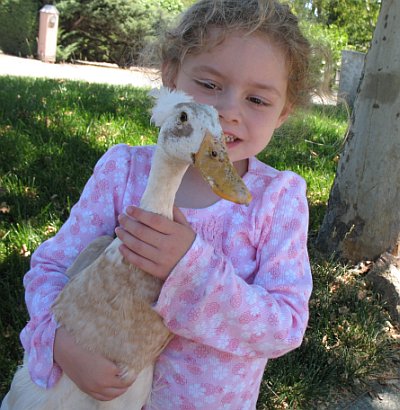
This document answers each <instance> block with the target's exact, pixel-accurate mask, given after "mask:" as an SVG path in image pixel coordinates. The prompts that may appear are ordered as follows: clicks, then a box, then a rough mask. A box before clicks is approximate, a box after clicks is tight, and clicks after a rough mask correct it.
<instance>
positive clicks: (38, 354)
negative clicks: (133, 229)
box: [21, 145, 130, 388]
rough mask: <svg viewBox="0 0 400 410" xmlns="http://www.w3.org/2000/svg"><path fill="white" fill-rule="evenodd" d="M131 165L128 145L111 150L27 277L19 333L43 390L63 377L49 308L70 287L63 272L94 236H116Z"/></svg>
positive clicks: (34, 257)
mask: <svg viewBox="0 0 400 410" xmlns="http://www.w3.org/2000/svg"><path fill="white" fill-rule="evenodd" d="M129 161H130V153H129V147H128V146H125V145H117V146H115V147H113V148H111V149H110V150H109V151H108V152H107V153H106V154H105V155H104V156H103V157H102V158H101V159H100V160H99V161H98V163H97V165H96V167H95V169H94V173H93V175H92V176H91V178H90V179H89V180H88V182H87V184H86V186H85V187H84V189H83V192H82V195H81V197H80V199H79V201H78V202H77V203H76V205H75V206H74V207H73V208H72V210H71V214H70V216H69V218H68V220H67V221H66V222H65V223H64V225H63V226H62V227H61V229H60V231H59V232H58V233H57V234H56V235H55V236H54V237H53V238H51V239H49V240H47V241H46V242H44V243H43V244H41V245H40V246H39V248H38V249H37V250H36V251H35V252H34V254H33V255H32V259H31V269H30V270H29V271H28V272H27V273H26V275H25V277H24V287H25V300H26V304H27V308H28V312H29V315H30V321H29V322H28V324H27V325H26V327H25V328H24V329H23V330H22V332H21V342H22V344H23V346H24V349H25V352H26V360H27V361H28V368H29V372H30V375H31V377H32V380H33V381H34V382H35V383H36V384H38V385H39V386H41V387H44V388H48V387H52V386H53V385H54V384H55V383H56V382H57V381H58V379H59V378H60V376H61V370H60V368H59V367H58V366H57V365H56V364H54V362H53V344H54V336H55V331H56V329H57V323H56V322H55V320H54V317H53V314H52V312H51V306H52V304H53V302H54V300H55V299H56V297H57V295H58V294H59V293H60V291H61V290H62V289H63V287H64V286H65V284H66V283H67V281H68V278H67V276H66V275H65V272H66V270H67V268H68V267H69V266H70V265H71V264H72V263H73V261H74V260H75V258H76V257H77V256H78V254H79V253H80V252H81V251H82V250H83V249H84V248H85V247H86V246H87V245H88V244H89V243H90V242H92V241H93V240H94V239H95V238H96V237H98V236H101V235H114V229H115V226H116V223H117V222H116V221H117V216H118V214H119V213H121V211H122V209H121V208H122V198H123V194H124V192H123V189H124V188H123V187H125V186H126V180H127V178H128V171H129V164H128V163H129Z"/></svg>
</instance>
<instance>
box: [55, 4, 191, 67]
mask: <svg viewBox="0 0 400 410" xmlns="http://www.w3.org/2000/svg"><path fill="white" fill-rule="evenodd" d="M57 8H58V10H59V11H60V26H61V28H62V30H63V32H64V36H62V37H61V38H60V41H61V44H60V45H61V47H62V48H64V49H66V48H67V47H68V46H71V45H74V48H75V49H76V53H75V57H76V58H80V59H85V60H89V61H104V62H112V63H116V64H118V65H119V66H120V67H129V66H131V65H133V64H135V63H136V62H137V58H138V56H139V53H140V51H141V50H142V48H143V47H144V45H145V43H146V42H147V41H149V40H150V39H151V38H153V37H154V36H155V35H156V34H157V32H158V30H159V29H160V28H162V27H163V26H164V25H165V24H167V22H168V21H169V20H170V19H171V18H172V17H173V16H174V15H175V14H177V13H179V12H180V11H181V10H182V9H183V5H182V3H181V1H180V0H162V1H156V0H92V1H90V2H82V3H81V2H80V1H78V0H61V1H60V2H58V3H57Z"/></svg>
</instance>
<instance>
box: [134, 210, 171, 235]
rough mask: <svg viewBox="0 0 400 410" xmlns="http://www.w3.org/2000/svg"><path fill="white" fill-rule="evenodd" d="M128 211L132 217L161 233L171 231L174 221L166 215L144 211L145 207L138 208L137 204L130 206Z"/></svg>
mask: <svg viewBox="0 0 400 410" xmlns="http://www.w3.org/2000/svg"><path fill="white" fill-rule="evenodd" d="M126 213H127V215H129V216H130V217H132V218H134V219H136V220H137V221H139V222H141V223H142V224H144V225H147V226H149V227H150V228H152V229H154V230H156V231H158V232H160V233H164V234H169V233H170V231H171V223H173V222H172V221H170V220H169V219H168V218H166V217H165V216H162V215H158V214H155V213H153V212H148V211H144V210H143V209H140V208H137V207H135V206H128V208H127V209H126Z"/></svg>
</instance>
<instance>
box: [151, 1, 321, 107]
mask: <svg viewBox="0 0 400 410" xmlns="http://www.w3.org/2000/svg"><path fill="white" fill-rule="evenodd" d="M215 28H218V29H219V30H217V33H218V34H217V35H216V36H215V35H213V36H210V31H211V30H212V29H215ZM232 32H240V33H243V34H244V35H251V34H258V35H260V34H261V35H264V36H265V37H267V38H268V40H269V41H272V42H274V44H276V45H277V46H278V47H280V48H281V50H282V51H283V52H284V55H285V57H286V63H287V68H288V73H289V78H288V94H287V98H288V103H289V104H291V106H292V107H298V106H304V105H306V104H307V103H308V102H309V99H310V95H311V93H312V91H313V90H314V88H315V85H316V81H315V70H313V64H312V63H311V60H312V47H311V45H310V43H309V41H308V40H307V39H306V38H305V37H304V35H303V34H302V33H301V31H300V29H299V26H298V19H297V17H296V16H295V15H294V14H293V13H292V12H291V10H290V8H289V6H288V5H287V4H282V3H280V2H278V1H276V0H246V1H243V0H199V1H197V2H196V3H194V4H193V5H192V6H191V7H189V8H188V9H187V10H186V11H185V12H184V13H183V14H182V15H181V18H180V20H179V21H178V23H177V25H176V26H175V27H173V28H170V29H169V30H167V31H166V32H165V33H164V35H162V36H161V37H160V40H159V42H158V44H157V47H156V55H157V57H158V58H157V63H158V64H161V66H162V71H163V78H164V79H166V80H167V81H168V80H170V79H174V78H175V77H176V75H177V73H178V71H179V69H180V66H181V64H182V62H183V60H184V58H185V56H186V55H187V54H189V53H190V54H199V53H201V52H203V51H206V50H210V49H211V48H213V47H214V46H216V45H217V44H220V43H221V42H222V41H223V40H224V39H225V38H226V36H229V35H230V34H231V33H232ZM214 33H215V30H214ZM153 61H154V60H153Z"/></svg>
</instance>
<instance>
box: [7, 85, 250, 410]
mask: <svg viewBox="0 0 400 410" xmlns="http://www.w3.org/2000/svg"><path fill="white" fill-rule="evenodd" d="M176 99H177V100H178V102H177V103H176V102H175V103H174V104H172V102H173V101H174V100H176ZM168 104H169V105H172V106H173V108H174V109H175V111H174V110H172V111H171V109H169V110H167V109H166V108H164V105H167V106H168ZM185 104H186V105H185ZM157 110H158V111H157ZM187 111H190V113H191V114H190V118H192V122H190V123H189V122H188V119H187V115H188V114H187ZM183 114H185V115H183ZM174 115H175V117H174ZM195 116H196V117H195ZM153 118H154V119H155V121H156V124H157V125H159V126H162V128H161V130H160V136H159V142H158V145H157V147H156V151H155V154H154V157H153V161H152V168H151V171H150V175H149V180H148V184H147V188H146V190H145V192H144V194H143V197H142V200H141V204H140V206H141V207H142V208H143V209H145V210H147V211H151V212H155V213H158V214H161V215H164V216H166V217H167V218H170V219H172V213H173V204H174V199H175V194H176V192H177V190H178V188H179V185H180V182H181V180H182V177H183V175H184V173H185V172H186V170H187V168H188V166H189V165H190V164H191V163H193V162H195V165H197V164H196V163H199V164H202V163H203V161H204V157H207V156H210V157H213V158H214V159H215V153H216V152H217V154H218V156H217V163H215V162H214V164H215V169H218V167H225V166H227V165H226V162H224V161H226V160H225V159H223V156H224V155H226V152H225V153H223V152H222V151H224V150H225V148H224V147H223V144H221V138H222V132H221V129H220V127H219V123H218V117H217V114H216V112H215V110H213V109H212V108H211V107H208V106H200V105H198V104H195V103H193V102H192V101H191V99H190V98H189V97H187V96H185V95H184V94H181V93H179V94H178V93H169V94H168V93H167V92H164V94H163V93H162V95H161V97H160V98H159V100H158V104H157V105H156V107H155V108H154V110H153ZM170 118H172V120H171V121H170ZM195 119H196V121H197V120H198V121H197V122H196V121H194V120H195ZM168 121H169V122H168ZM193 121H194V122H193ZM201 124H203V125H201ZM196 127H197V128H200V130H199V131H198V133H197V134H198V135H191V134H193V133H194V131H196ZM205 135H206V137H205ZM211 135H212V137H211ZM206 143H207V144H206ZM210 143H211V144H213V145H212V146H211V148H210V146H209V144H210ZM205 144H206V145H205ZM221 146H222V151H220V149H221ZM182 147H183V149H182ZM181 151H182V152H181ZM211 168H212V169H211V170H209V171H210V172H209V175H208V178H209V183H210V185H212V186H213V187H214V188H215V189H216V190H217V192H218V194H219V195H221V194H222V195H223V196H225V197H226V195H227V194H226V193H225V192H222V193H221V184H220V182H218V178H216V177H215V175H214V174H215V172H214V171H215V169H213V167H212V166H211ZM231 171H232V170H230V171H229V172H231ZM232 178H233V177H232V175H231V174H229V176H227V185H228V184H229V183H232V180H233V179H232ZM228 180H229V181H228ZM237 183H238V182H237V181H235V182H234V184H237ZM222 191H224V190H223V189H222ZM241 194H243V195H242V197H241V198H238V196H240V195H241ZM231 199H233V200H236V201H238V202H243V203H245V202H248V200H249V196H248V192H247V191H246V189H245V187H244V185H241V186H240V187H239V191H238V192H236V193H235V194H234V195H233V196H232V198H231ZM111 240H112V239H111V238H108V239H107V238H104V237H102V238H99V239H97V240H96V241H95V242H94V243H93V244H91V245H89V247H88V248H87V249H86V250H85V251H83V252H82V254H81V255H80V256H79V257H78V258H77V260H76V262H75V263H74V265H73V266H72V267H71V268H70V269H69V271H68V274H69V275H70V277H71V280H70V282H69V283H68V284H67V285H66V286H65V288H64V289H63V291H62V292H61V293H60V295H59V297H58V298H57V300H56V302H55V304H54V306H53V312H54V315H55V318H56V320H57V322H58V323H59V324H60V325H61V326H63V327H65V329H67V331H68V332H69V333H71V334H72V335H73V336H74V338H75V340H76V342H77V343H78V344H80V345H81V346H83V347H84V348H86V349H88V350H91V351H95V352H98V353H100V354H101V355H103V356H104V357H106V358H108V359H110V360H111V361H113V362H115V363H117V365H118V366H119V367H120V368H121V370H122V371H123V373H124V374H126V375H128V374H129V375H130V376H131V375H132V374H133V375H134V376H135V377H137V378H136V381H135V382H134V384H133V385H132V386H131V387H130V388H129V389H128V391H127V392H126V393H124V394H123V395H122V396H120V397H118V398H117V399H114V400H112V401H109V402H100V401H97V400H95V399H93V398H92V397H90V396H88V395H87V394H85V393H83V392H81V391H80V390H79V389H78V388H77V387H76V386H75V385H74V383H72V381H71V380H70V379H69V378H68V376H66V375H65V374H63V376H62V378H61V380H60V381H59V383H58V384H57V385H56V386H55V387H54V388H53V389H49V390H42V389H40V388H38V387H37V386H36V385H35V384H34V383H33V382H32V381H31V380H30V378H29V374H28V370H27V365H26V364H24V366H23V367H22V368H21V369H20V370H18V371H17V374H16V375H15V378H14V380H13V383H12V386H11V389H10V392H9V394H8V395H7V396H6V398H5V400H4V401H3V404H2V407H1V410H11V409H12V410H39V409H40V410H55V409H57V410H64V409H65V410H80V409H81V410H92V409H99V410H100V409H102V410H103V409H104V410H114V409H115V410H116V409H128V408H129V409H132V410H135V409H137V410H140V409H141V408H142V406H143V405H144V404H145V402H146V400H147V398H148V396H149V394H150V391H151V385H152V377H153V366H154V362H155V360H156V358H157V356H158V355H159V354H160V353H161V351H162V349H163V348H164V347H165V345H166V344H167V343H168V341H169V340H170V339H171V337H172V334H171V333H170V332H169V330H168V329H167V328H166V327H165V326H164V324H163V321H162V318H161V317H160V316H159V315H158V314H157V313H155V311H154V310H153V308H152V305H153V304H154V303H155V302H156V301H157V298H158V296H159V293H160V290H161V287H162V281H161V280H160V279H158V278H155V277H153V276H151V275H149V274H147V273H145V272H143V271H141V270H140V269H138V268H136V267H134V266H132V265H130V264H128V263H126V262H125V261H124V260H123V258H122V255H121V253H120V252H119V249H118V248H119V246H120V244H121V241H120V240H119V239H114V240H112V242H111V243H110V241H111ZM104 248H106V249H105V250H104V251H103V249H104ZM99 254H100V256H98V255H99ZM93 260H94V261H93Z"/></svg>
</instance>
